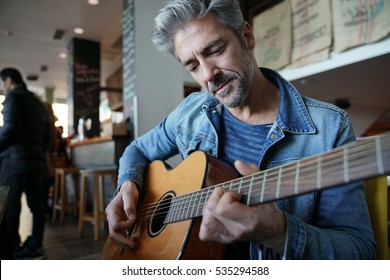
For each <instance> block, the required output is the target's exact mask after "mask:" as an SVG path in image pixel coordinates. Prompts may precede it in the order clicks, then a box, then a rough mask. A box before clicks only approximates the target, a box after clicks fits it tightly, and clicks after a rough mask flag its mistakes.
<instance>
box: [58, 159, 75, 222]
mask: <svg viewBox="0 0 390 280" xmlns="http://www.w3.org/2000/svg"><path fill="white" fill-rule="evenodd" d="M79 171H80V169H79V168H76V167H57V168H55V169H54V190H53V215H52V220H53V221H55V220H56V218H57V211H59V212H60V223H61V224H64V217H65V212H66V211H67V210H68V209H74V210H75V211H76V212H77V211H78V207H79V203H78V200H77V190H78V182H79ZM68 174H71V175H72V183H73V184H72V187H73V199H72V201H68V188H67V185H66V175H68Z"/></svg>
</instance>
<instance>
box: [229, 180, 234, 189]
mask: <svg viewBox="0 0 390 280" xmlns="http://www.w3.org/2000/svg"><path fill="white" fill-rule="evenodd" d="M233 182H234V181H233V180H232V181H230V186H229V191H231V190H232V187H233Z"/></svg>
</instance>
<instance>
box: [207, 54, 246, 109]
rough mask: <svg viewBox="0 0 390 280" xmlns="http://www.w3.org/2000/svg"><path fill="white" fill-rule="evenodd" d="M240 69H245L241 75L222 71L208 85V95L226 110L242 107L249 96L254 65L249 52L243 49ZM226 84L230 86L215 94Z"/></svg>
mask: <svg viewBox="0 0 390 280" xmlns="http://www.w3.org/2000/svg"><path fill="white" fill-rule="evenodd" d="M241 69H246V71H245V70H243V71H242V73H240V72H238V71H237V72H235V71H222V72H221V73H220V74H218V75H216V76H215V77H214V80H213V81H211V82H209V83H208V92H209V94H210V95H211V96H213V97H214V98H216V99H218V101H219V102H220V103H221V104H222V105H223V106H225V107H227V108H236V107H238V106H240V105H242V104H243V103H244V102H245V100H246V99H247V97H248V95H249V91H250V88H251V84H252V80H253V75H254V64H253V62H252V60H251V57H250V54H249V51H248V50H245V49H243V60H242V63H241ZM227 83H230V84H229V85H228V86H227V87H226V88H225V89H224V90H223V91H222V92H219V93H217V91H218V89H219V88H221V87H223V86H224V85H225V84H227ZM234 85H235V86H234Z"/></svg>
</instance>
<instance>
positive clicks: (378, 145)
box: [375, 137, 384, 175]
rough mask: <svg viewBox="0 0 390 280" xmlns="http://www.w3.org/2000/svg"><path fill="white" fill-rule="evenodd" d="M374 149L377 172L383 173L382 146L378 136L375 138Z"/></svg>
mask: <svg viewBox="0 0 390 280" xmlns="http://www.w3.org/2000/svg"><path fill="white" fill-rule="evenodd" d="M375 151H376V158H377V160H376V162H377V166H378V172H379V174H381V175H382V174H384V168H383V158H382V147H381V142H380V138H379V137H378V138H375Z"/></svg>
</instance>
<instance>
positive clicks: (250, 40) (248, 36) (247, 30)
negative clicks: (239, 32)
mask: <svg viewBox="0 0 390 280" xmlns="http://www.w3.org/2000/svg"><path fill="white" fill-rule="evenodd" d="M244 38H245V40H246V44H247V46H248V49H249V50H253V49H254V48H255V42H256V40H255V36H254V35H253V32H252V28H251V26H250V24H249V22H247V21H245V22H244Z"/></svg>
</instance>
